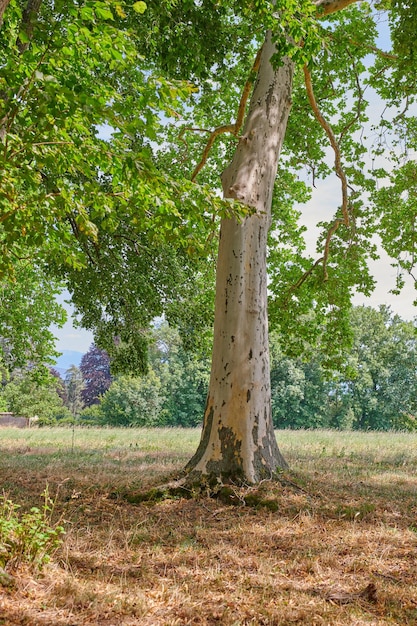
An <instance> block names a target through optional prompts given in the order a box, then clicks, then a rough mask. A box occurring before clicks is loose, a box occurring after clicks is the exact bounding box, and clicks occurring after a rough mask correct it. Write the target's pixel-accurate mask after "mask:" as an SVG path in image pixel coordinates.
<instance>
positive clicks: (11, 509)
mask: <svg viewBox="0 0 417 626" xmlns="http://www.w3.org/2000/svg"><path fill="white" fill-rule="evenodd" d="M42 496H43V504H42V506H41V507H40V508H38V507H32V508H31V509H30V511H28V512H27V513H21V514H20V513H19V509H20V505H19V504H14V503H13V502H12V501H11V500H9V499H8V498H7V497H6V495H4V494H3V495H2V496H0V567H2V568H3V567H6V566H7V567H8V568H9V569H12V570H14V569H16V568H17V567H19V565H22V564H23V563H27V564H29V565H31V566H33V567H34V568H35V569H37V570H41V569H42V567H43V566H44V565H45V564H46V563H48V562H49V561H50V559H51V556H52V554H53V553H54V552H55V550H56V549H57V548H58V546H59V545H60V544H61V543H62V536H63V535H64V533H65V531H64V528H63V526H61V525H60V524H59V523H56V524H53V523H52V520H51V518H52V514H53V510H54V502H53V501H52V500H51V498H50V497H49V492H48V488H46V489H45V491H44V492H43V494H42Z"/></svg>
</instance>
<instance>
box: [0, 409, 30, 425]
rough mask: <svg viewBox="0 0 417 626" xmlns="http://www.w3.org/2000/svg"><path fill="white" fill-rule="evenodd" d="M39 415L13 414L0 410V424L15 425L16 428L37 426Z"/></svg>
mask: <svg viewBox="0 0 417 626" xmlns="http://www.w3.org/2000/svg"><path fill="white" fill-rule="evenodd" d="M38 422H39V417H38V416H37V415H35V416H34V417H22V416H21V415H14V413H9V412H8V411H3V412H0V426H15V427H16V428H30V427H31V426H37V424H38Z"/></svg>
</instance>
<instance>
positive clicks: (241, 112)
mask: <svg viewBox="0 0 417 626" xmlns="http://www.w3.org/2000/svg"><path fill="white" fill-rule="evenodd" d="M262 47H263V46H261V47H260V48H259V50H258V53H257V55H256V58H255V61H254V63H253V65H252V69H251V71H250V74H249V77H248V79H247V81H246V83H245V86H244V88H243V91H242V95H241V97H240V102H239V108H238V111H237V118H236V122H235V123H234V124H225V125H223V126H218V127H217V128H215V129H214V130H213V131H212V132H211V134H210V137H209V139H208V141H207V144H206V147H205V148H204V152H203V154H202V156H201V159H200V162H199V163H198V164H197V165H196V167H195V168H194V172H193V173H192V175H191V180H192V182H194V181H195V179H196V178H197V176H198V174H199V173H200V171H201V170H202V169H203V167H204V165H205V164H206V161H207V158H208V155H209V153H210V150H211V148H212V146H213V144H214V142H215V140H216V137H218V136H219V135H222V134H224V133H231V134H232V135H234V136H235V137H236V136H237V134H238V132H239V131H240V129H241V127H242V124H243V121H244V116H245V109H246V104H247V102H248V98H249V95H250V92H251V90H252V85H253V78H254V74H256V72H257V71H258V69H259V64H260V62H261V53H262ZM199 130H200V129H199Z"/></svg>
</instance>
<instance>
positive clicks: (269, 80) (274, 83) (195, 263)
mask: <svg viewBox="0 0 417 626" xmlns="http://www.w3.org/2000/svg"><path fill="white" fill-rule="evenodd" d="M29 4H31V3H30V2H29ZM39 4H40V3H39ZM132 6H133V10H131V9H127V8H126V6H125V5H124V3H122V2H116V1H114V2H110V1H109V2H88V1H85V2H79V3H75V2H74V3H73V2H70V3H56V6H55V5H54V8H52V5H50V4H49V3H45V4H42V7H43V9H41V11H40V12H38V13H37V15H38V16H39V18H41V19H38V21H37V22H36V23H35V22H34V21H33V19H32V18H30V19H28V18H27V17H26V14H23V13H22V12H20V14H19V11H18V10H17V8H16V7H17V5H16V4H15V3H13V2H10V5H9V6H8V8H7V9H6V11H5V13H4V25H3V28H2V30H1V34H2V36H3V35H4V34H5V38H4V42H5V43H3V46H4V47H3V49H4V51H5V52H4V55H3V57H4V58H3V61H2V67H3V68H6V69H5V70H4V71H8V72H9V73H8V82H7V90H6V92H5V97H4V102H5V112H4V114H3V118H2V128H1V129H0V130H1V131H2V134H3V135H4V136H5V147H6V149H5V150H4V152H3V153H1V154H3V157H4V168H5V171H6V173H7V176H6V177H3V181H5V182H4V183H3V194H4V199H5V201H4V207H5V208H4V209H2V210H3V211H4V213H3V215H2V222H1V223H2V226H3V229H4V230H3V231H2V233H1V237H2V238H1V243H2V245H3V250H4V254H3V257H2V260H3V262H4V266H5V267H6V269H7V267H8V265H7V259H8V258H9V259H10V254H14V255H15V256H16V255H17V256H19V254H21V252H20V245H21V242H22V237H23V238H24V242H25V245H26V246H27V245H31V246H33V247H34V248H36V246H40V248H41V251H42V253H43V256H44V258H46V259H47V260H48V264H49V265H50V267H51V268H52V269H54V267H57V266H60V265H62V263H63V262H64V263H67V264H69V266H70V270H66V271H65V272H64V274H65V275H66V276H67V278H68V280H69V282H70V289H71V290H72V292H73V294H74V300H75V303H76V305H77V307H78V309H79V310H80V312H81V313H82V315H83V318H82V319H83V323H84V324H85V325H86V326H88V327H90V328H95V329H96V330H97V337H98V339H99V340H100V341H99V344H100V345H102V346H103V347H105V348H106V349H108V351H109V352H110V351H111V350H112V349H113V348H114V346H116V347H118V348H119V355H120V357H121V358H120V362H124V363H127V365H128V366H129V367H139V366H142V365H143V362H142V361H143V359H142V360H141V359H139V360H137V359H136V360H135V358H134V354H135V353H137V352H139V353H140V352H141V350H142V356H143V352H144V350H143V346H144V344H145V342H146V328H147V326H148V324H149V322H150V319H151V317H152V315H154V314H155V313H161V312H162V310H164V309H165V310H166V311H167V313H168V315H172V319H176V320H177V321H178V322H179V323H180V324H181V325H182V327H183V328H194V329H198V324H197V322H196V323H194V320H193V319H192V318H193V316H191V318H190V316H189V314H190V311H192V312H195V310H196V308H197V309H198V306H197V307H195V303H196V302H197V303H199V302H200V303H201V302H203V301H205V299H206V292H205V291H204V289H203V290H201V289H198V287H199V286H200V285H201V284H202V282H203V281H202V280H201V276H202V275H203V273H204V272H207V275H209V267H210V266H209V264H208V265H207V264H206V263H205V262H204V258H202V257H204V254H205V253H206V251H205V249H204V246H203V244H202V242H203V241H204V239H205V238H208V240H209V242H211V241H214V237H212V232H211V231H210V228H209V226H208V223H213V225H215V224H216V223H217V220H218V219H219V218H220V217H221V218H223V219H222V223H221V231H220V242H219V253H218V260H217V281H216V304H215V323H214V348H213V357H212V374H211V381H210V387H209V394H208V403H207V408H206V413H205V417H204V426H203V434H202V439H201V443H200V446H199V448H198V450H197V452H196V454H195V456H194V457H193V459H192V460H191V461H190V463H189V465H188V473H189V479H190V480H197V481H200V480H201V479H202V477H206V478H208V479H209V480H212V479H213V480H214V482H216V481H218V480H219V481H223V480H226V479H230V480H233V481H237V482H245V481H247V482H256V481H258V480H260V479H261V478H264V477H269V476H272V475H274V473H275V471H276V470H277V469H279V468H281V467H283V466H285V461H284V459H283V457H282V456H281V454H280V452H279V450H278V447H277V444H276V440H275V436H274V432H273V425H272V420H271V409H270V381H269V375H270V374H269V354H268V316H267V287H268V288H269V289H270V290H271V293H272V294H273V295H272V297H271V298H270V314H271V319H272V321H274V322H275V323H277V324H278V325H279V326H280V327H281V332H283V333H287V335H286V342H285V343H286V345H285V349H286V350H288V351H289V352H291V351H297V350H298V351H300V350H302V349H303V346H304V337H305V336H306V335H307V334H308V335H309V341H310V342H311V340H312V339H314V337H320V341H321V342H322V343H323V341H325V340H327V345H328V352H329V360H333V361H334V362H335V363H337V361H338V360H340V359H341V358H343V353H342V351H341V346H342V338H343V336H344V335H346V334H347V326H348V316H349V308H350V299H351V295H352V292H353V290H354V288H356V289H360V290H362V291H363V292H364V293H368V292H369V290H370V289H371V287H372V279H371V277H370V276H369V273H368V270H367V261H368V260H369V258H370V257H376V256H377V253H376V249H375V245H374V243H373V240H372V236H373V235H374V234H375V233H376V232H380V234H381V235H382V240H383V242H384V243H385V244H386V247H387V249H388V250H389V252H390V253H391V254H392V255H394V254H395V256H397V255H398V254H399V252H400V251H402V250H404V251H405V252H406V253H407V254H408V256H407V257H404V258H399V263H400V268H402V269H404V270H406V271H412V266H413V259H414V245H415V243H414V237H413V235H412V233H413V232H414V228H413V226H414V221H415V217H414V213H415V212H414V210H413V199H412V197H411V196H410V195H408V194H406V193H405V190H406V185H407V182H406V181H407V180H413V171H414V170H413V166H411V167H410V164H409V163H408V164H406V166H407V165H408V169H407V167H406V168H404V169H400V166H401V168H402V166H403V165H404V162H405V160H406V159H407V154H408V153H409V150H410V148H411V149H413V148H414V149H415V143H416V133H415V128H416V124H415V118H414V117H413V115H412V108H410V105H411V104H412V103H413V101H414V94H415V93H416V85H415V81H416V79H415V76H416V75H417V73H416V67H415V65H416V60H415V55H414V50H413V32H414V28H413V27H410V23H411V24H414V25H415V22H416V8H415V6H414V5H412V4H411V3H408V4H407V3H404V2H400V1H399V0H392V1H389V0H382V1H381V2H377V3H374V4H373V5H369V4H367V3H359V2H356V1H355V0H317V1H316V2H312V1H311V0H303V1H301V2H294V1H293V0H277V1H276V2H275V3H274V2H269V1H267V0H257V1H256V2H252V1H250V0H248V1H244V2H239V3H236V2H232V1H222V2H217V1H216V2H214V1H213V0H203V1H201V2H193V1H191V0H188V1H187V2H182V3H178V2H170V1H169V0H166V1H165V2H158V3H157V2H155V3H153V2H150V3H148V7H147V8H146V5H145V3H142V2H140V3H134V4H133V5H132ZM135 8H136V12H135ZM56 9H58V12H57V13H56V12H55V10H56ZM145 9H146V10H145ZM42 10H43V13H42ZM142 11H144V12H143V13H142ZM35 13H36V12H35ZM128 13H129V15H128ZM382 14H387V15H388V18H389V24H390V26H391V36H392V42H393V49H392V50H384V51H380V50H379V49H378V47H377V37H378V29H377V24H378V20H379V16H380V15H382ZM28 15H29V13H28ZM9 16H10V18H9ZM125 20H127V21H125ZM19 24H20V25H23V28H22V27H20V26H19ZM51 24H53V27H52V26H50V25H51ZM5 25H6V28H5ZM41 26H42V28H41ZM11 33H12V34H13V33H19V35H18V41H17V43H16V39H14V40H13V37H11V36H10V35H11ZM10 42H11V43H10ZM258 46H260V49H259V52H258V54H257V55H255V52H256V48H257V47H258ZM50 50H53V54H52V55H50V54H49V51H50ZM138 51H139V52H140V54H141V56H140V57H138V56H137V53H138ZM25 55H26V56H25ZM63 55H64V56H65V58H63ZM371 56H372V57H373V60H370V59H371ZM253 57H256V58H255V61H253ZM144 58H145V59H147V60H148V61H147V62H144V61H143V59H144ZM16 63H17V64H18V67H19V71H17V72H16V71H15V65H16ZM64 67H65V71H63V68H64ZM12 68H13V72H12ZM155 72H159V74H158V79H157V80H156V79H155V76H156V74H155ZM150 76H151V77H152V80H149V77H150ZM178 78H182V79H184V78H187V79H191V80H192V81H193V83H194V84H195V85H196V87H197V88H198V89H199V91H198V93H196V94H195V95H194V96H193V95H192V89H191V88H188V90H187V88H186V87H184V85H183V86H182V87H181V85H179V84H178V83H175V82H173V81H174V80H176V79H178ZM365 87H372V89H373V90H374V91H375V92H376V93H377V94H378V95H379V96H382V98H383V99H384V101H385V104H386V107H387V110H388V113H389V114H388V115H386V116H385V117H383V119H382V121H381V124H380V125H379V126H378V122H379V119H378V120H377V122H376V124H375V128H373V129H372V128H371V129H369V130H370V132H371V134H372V135H373V136H375V137H376V140H375V142H374V145H375V148H374V150H373V153H372V156H373V159H374V160H373V165H372V167H371V168H367V165H366V162H365V157H364V154H365V153H366V151H367V149H368V147H367V145H366V142H365V139H364V132H363V129H364V128H365V124H366V121H367V105H368V102H367V100H366V98H365V91H366V90H365ZM171 91H173V92H175V93H174V96H175V95H176V96H177V98H176V104H175V108H174V105H173V100H172V97H171V95H172V94H171ZM57 93H59V94H60V95H61V97H60V98H56V97H55V95H56V94H57ZM187 93H188V94H191V99H190V100H188V101H187V106H186V107H183V106H181V103H180V98H179V97H178V96H180V95H183V96H185V95H187ZM248 102H249V105H248V107H247V106H246V105H247V103H248ZM35 105H36V106H35ZM173 108H174V110H173ZM246 109H248V110H247V113H246ZM161 111H164V113H165V115H167V116H173V117H174V118H176V119H178V124H177V126H174V127H172V126H171V128H169V129H168V130H167V133H166V134H165V135H164V134H163V133H162V132H160V126H161V125H160V124H159V123H158V122H157V120H158V119H159V120H160V119H161V118H160V117H158V114H160V112H161ZM290 111H291V116H290ZM245 113H246V115H245ZM37 118H39V119H40V122H39V123H38V124H37V125H35V124H34V123H33V120H34V119H37ZM105 122H107V123H109V124H110V125H112V126H113V128H114V129H115V131H114V132H113V135H112V137H111V139H110V140H109V141H108V142H104V141H103V139H102V138H100V137H99V136H98V135H97V132H96V129H97V125H98V124H100V123H105ZM178 126H179V128H178ZM377 126H378V127H377ZM210 129H213V131H212V132H211V133H210ZM36 133H37V134H36ZM207 137H208V142H207V141H205V138H207ZM392 138H394V139H392ZM284 139H285V142H284ZM390 141H393V144H392V145H393V149H392V151H391V152H392V155H393V158H395V159H396V160H397V163H396V165H397V170H398V171H397V172H396V174H395V175H394V174H393V175H392V176H393V179H392V185H391V187H390V188H392V189H393V193H392V194H391V200H392V206H390V208H389V209H390V211H391V210H392V211H393V213H394V214H395V215H397V216H401V220H400V223H401V224H404V228H403V229H401V227H400V228H398V223H397V222H396V221H395V220H394V222H391V221H390V220H389V219H387V215H388V213H389V212H388V211H387V209H386V204H385V198H384V194H381V193H380V192H378V193H376V192H377V191H378V189H377V187H378V185H377V183H378V180H380V181H381V183H382V184H388V185H389V181H386V180H384V178H387V171H386V170H384V169H383V168H384V166H385V165H386V163H385V162H384V161H383V159H382V157H383V156H385V155H384V152H386V151H387V150H386V145H388V144H389V142H390ZM152 142H154V144H155V143H156V142H159V146H158V147H157V148H155V145H154V144H152ZM204 142H205V144H206V145H204ZM395 142H396V143H395ZM404 142H405V143H406V146H405V148H406V149H405V150H404V149H403V143H404ZM64 146H65V147H64ZM80 147H81V149H80ZM328 148H329V149H328ZM329 150H330V151H331V152H332V154H333V157H332V159H333V169H334V171H335V172H336V175H337V177H338V178H339V180H340V187H341V193H340V201H338V199H336V198H335V208H336V214H335V218H334V219H333V220H330V221H329V222H327V223H324V224H322V226H323V230H322V235H321V238H320V241H319V248H320V255H319V258H318V259H317V260H315V259H311V258H308V256H307V255H305V254H303V240H302V230H301V229H300V227H299V226H297V225H296V218H297V211H296V210H295V209H294V206H293V204H294V201H295V200H300V199H303V196H304V198H305V197H306V195H307V193H306V191H305V188H304V187H303V184H302V183H301V182H300V181H297V170H299V169H300V168H301V167H303V166H306V167H307V168H308V169H309V171H310V180H311V182H312V184H313V185H314V184H317V181H318V180H319V179H320V177H323V176H326V175H328V174H329V172H330V170H331V167H330V165H329V159H328V152H329ZM152 151H153V152H154V157H153V158H152V156H151V153H152ZM199 151H201V153H200V155H199V156H197V155H198V153H199ZM407 151H408V152H407ZM278 163H279V169H278V173H277V166H278ZM204 165H207V167H206V168H204ZM368 169H371V172H369V171H367V170H368ZM221 171H223V175H222V177H221V183H222V187H223V195H224V198H225V201H223V202H222V201H220V200H218V201H217V204H216V203H215V201H214V200H213V194H210V193H208V192H207V187H206V186H204V183H207V184H210V185H212V186H213V187H214V189H215V190H216V187H218V185H217V180H218V177H219V172H221ZM401 174H402V176H401ZM187 175H188V176H189V178H191V180H192V181H193V184H187V183H186V181H185V179H186V176H187ZM197 177H198V184H196V180H197ZM35 207H36V210H35ZM38 207H41V208H42V211H41V216H42V220H39V215H38V213H37V211H38ZM213 207H215V208H216V209H217V212H214V213H213V210H212V209H213ZM318 219H320V216H318ZM27 224H29V228H27V227H26V225H27ZM390 233H391V234H395V237H394V238H392V237H390ZM45 235H47V237H46V238H45ZM42 241H46V242H47V245H45V246H44V245H43V244H42ZM74 241H75V242H76V245H74ZM63 242H64V244H65V245H64V246H62V245H60V244H62V243H63ZM10 250H11V252H10ZM190 253H191V254H192V255H193V256H192V260H191V261H190V260H189V259H190V257H189V256H188V257H187V254H190ZM7 255H9V257H8V256H7ZM267 256H268V260H269V272H270V274H269V281H268V280H267V265H266V262H267ZM163 268H165V270H164V269H163ZM196 275H197V276H198V278H197V279H196V278H195V276H196ZM149 278H150V279H151V280H149ZM400 283H401V281H400ZM399 286H400V285H399ZM178 300H179V301H180V303H179V305H178V302H176V301H178ZM208 300H209V298H208ZM187 316H188V317H187ZM184 320H185V321H184ZM311 345H313V344H312V343H311Z"/></svg>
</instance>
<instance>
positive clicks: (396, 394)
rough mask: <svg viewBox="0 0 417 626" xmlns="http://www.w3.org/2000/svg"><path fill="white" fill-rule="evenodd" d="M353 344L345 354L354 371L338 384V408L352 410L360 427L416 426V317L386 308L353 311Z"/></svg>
mask: <svg viewBox="0 0 417 626" xmlns="http://www.w3.org/2000/svg"><path fill="white" fill-rule="evenodd" d="M351 320H352V326H353V330H354V344H353V348H352V350H351V353H350V355H349V359H350V364H351V367H352V369H353V370H354V371H355V372H356V374H355V375H354V376H352V377H351V378H350V379H349V378H343V379H342V380H341V381H340V383H339V389H338V398H339V411H338V412H337V413H336V414H335V418H334V419H336V420H337V419H338V417H340V415H342V416H343V415H344V416H346V413H347V412H348V411H349V410H350V414H351V416H352V414H353V419H352V427H353V428H355V429H358V430H368V429H375V430H389V429H395V428H399V429H400V428H416V427H417V421H416V419H415V418H414V419H413V416H414V415H416V413H417V337H416V325H415V323H414V322H405V321H404V320H402V319H401V318H400V317H399V316H398V315H394V314H393V313H392V312H391V310H390V309H389V307H387V306H381V307H380V308H379V310H375V309H372V308H371V307H356V308H354V309H353V311H352V316H351Z"/></svg>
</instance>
